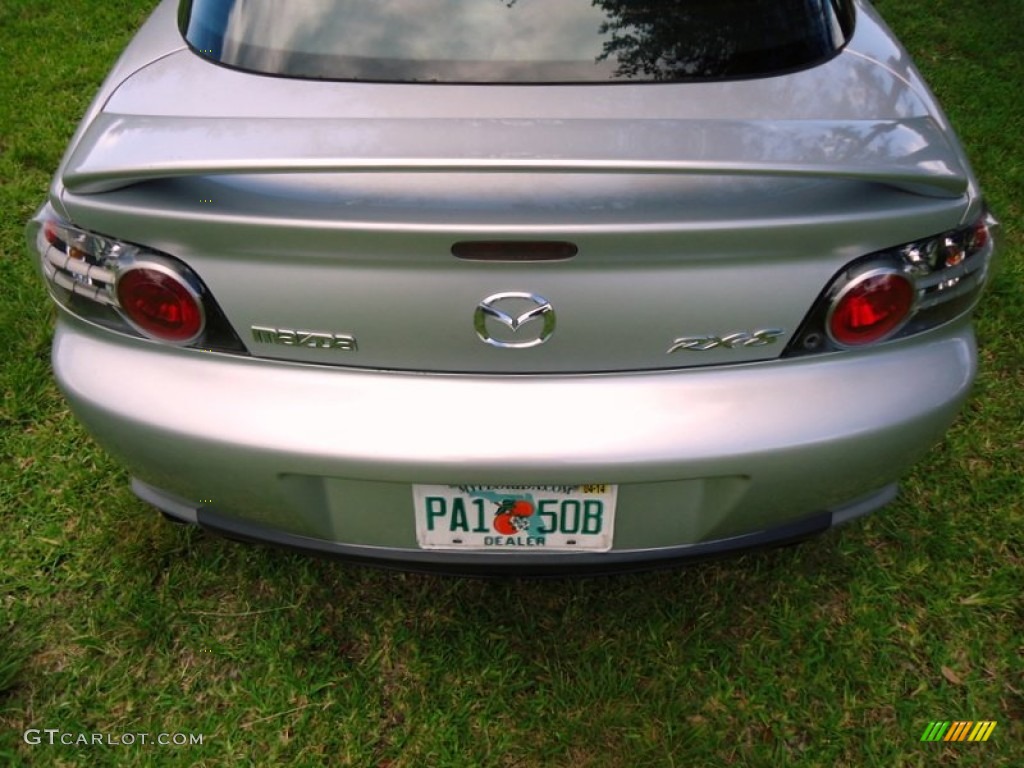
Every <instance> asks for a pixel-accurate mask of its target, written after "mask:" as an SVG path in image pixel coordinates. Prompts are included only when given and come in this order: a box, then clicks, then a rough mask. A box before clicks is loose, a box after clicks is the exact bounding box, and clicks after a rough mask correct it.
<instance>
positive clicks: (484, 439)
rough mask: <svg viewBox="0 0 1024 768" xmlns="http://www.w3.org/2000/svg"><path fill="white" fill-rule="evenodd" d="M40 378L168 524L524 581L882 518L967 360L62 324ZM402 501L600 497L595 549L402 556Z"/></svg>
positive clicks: (413, 548)
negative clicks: (381, 361)
mask: <svg viewBox="0 0 1024 768" xmlns="http://www.w3.org/2000/svg"><path fill="white" fill-rule="evenodd" d="M53 361H54V370H55V373H56V376H57V380H58V382H59V384H60V386H61V388H62V389H63V391H64V392H65V394H66V396H67V398H68V401H69V403H70V404H71V406H72V409H73V410H74V411H75V413H76V414H77V415H78V417H79V418H80V419H81V420H82V421H83V422H84V423H85V425H86V427H87V428H88V429H89V430H90V431H91V432H92V434H93V435H94V436H95V437H96V438H97V440H98V441H99V442H100V443H101V444H102V445H103V446H104V447H106V448H107V449H108V450H109V451H110V452H111V453H112V454H114V455H115V456H117V457H118V458H120V459H121V460H122V461H123V462H124V463H125V464H126V465H127V466H128V467H129V469H130V471H131V472H132V474H133V475H134V476H135V477H136V478H137V480H138V482H137V483H136V490H137V492H139V495H140V496H142V498H144V499H146V500H148V501H151V502H153V503H155V504H156V505H157V506H159V507H161V508H162V509H164V510H165V511H168V512H169V513H170V514H172V515H174V516H177V517H181V518H183V519H190V520H192V521H193V522H198V523H200V524H203V525H205V526H207V527H209V528H212V529H215V530H217V531H219V532H221V533H224V534H226V535H229V536H233V537H235V538H245V539H255V540H261V541H271V542H276V543H280V544H284V545H288V546H295V547H299V548H302V549H306V550H312V551H320V552H325V553H331V554H338V555H343V556H346V557H350V558H354V559H365V560H373V561H377V562H381V563H384V564H393V565H404V566H408V567H416V568H426V567H430V566H431V565H433V566H438V567H445V568H449V569H455V570H459V569H478V568H479V569H482V570H488V569H492V567H493V566H499V567H507V568H509V569H511V570H516V569H519V568H522V569H530V570H534V571H536V570H544V569H546V568H558V569H563V570H564V569H566V568H570V569H571V568H574V567H577V566H578V567H579V568H580V569H584V570H587V569H597V570H602V569H613V568H615V567H617V566H620V565H624V564H627V563H635V564H641V563H650V562H652V561H655V560H666V559H677V558H680V557H689V556H706V555H711V554H716V553H718V552H719V551H724V550H728V549H734V548H740V547H746V546H755V545H759V544H767V543H772V542H778V541H781V540H788V539H792V538H801V537H804V536H807V535H810V534H812V533H815V532H818V531H821V530H824V529H826V528H828V527H829V526H830V525H833V524H835V523H837V522H841V521H842V520H844V519H848V518H850V517H853V516H856V515H858V514H862V513H864V512H867V511H870V510H871V509H874V508H876V507H878V506H881V505H882V504H884V503H886V502H887V501H888V500H890V499H891V498H892V495H893V488H894V486H893V484H894V483H895V481H896V480H897V479H898V478H899V477H900V475H902V474H903V473H904V472H905V471H906V470H907V469H908V468H909V467H910V466H911V465H912V463H913V462H914V461H916V459H917V458H918V457H919V456H920V455H921V454H922V453H923V452H924V451H925V450H927V449H928V448H929V447H930V446H931V445H932V444H933V443H934V442H935V441H937V440H938V439H939V438H940V436H941V435H942V433H943V432H944V431H945V429H946V428H947V427H948V426H949V424H950V422H951V421H952V420H953V418H954V417H955V415H956V413H957V411H958V410H959V408H960V406H961V405H962V403H963V401H964V399H965V398H966V396H967V394H968V392H969V389H970V385H971V382H972V380H973V377H974V373H975V368H976V353H975V345H974V337H973V334H972V332H971V330H970V327H969V325H968V324H967V323H966V322H962V323H959V324H957V325H953V326H949V327H946V328H943V329H940V330H939V331H936V332H933V333H931V334H928V335H927V336H926V337H920V338H917V339H915V340H912V341H906V342H898V343H893V344H890V345H887V346H886V347H883V348H881V349H876V350H873V351H872V352H870V353H847V354H843V355H830V356H822V357H820V358H804V359H800V360H785V361H773V362H767V363H756V364H746V365H736V366H732V367H728V368H722V367H717V368H714V369H690V370H686V371H670V372H654V373H641V374H636V373H633V374H601V375H580V376H535V377H528V378H527V377H512V376H477V375H434V374H408V373H393V372H379V371H360V370H351V369H348V370H346V369H337V368H326V367H319V366H309V365H302V364H292V363H281V362H276V361H265V360H254V359H248V358H238V357H232V356H228V355H220V354H217V353H207V352H202V351H196V350H184V349H168V348H166V347H161V346H157V345H154V344H151V343H149V342H144V341H139V340H135V339H130V338H126V337H121V336H118V335H115V334H111V333H108V332H105V331H99V330H96V329H93V328H91V327H88V326H85V325H83V324H81V323H80V321H77V320H75V319H74V318H68V317H66V316H62V317H61V319H60V321H59V323H58V328H57V334H56V337H55V341H54V351H53ZM413 483H439V484H462V483H467V484H468V483H476V484H490V485H503V484H523V483H526V484H530V483H532V484H536V483H545V484H546V483H552V484H560V483H617V484H619V502H618V510H617V512H616V529H615V538H614V545H613V548H612V550H611V551H610V552H607V553H602V554H594V555H588V554H583V553H542V554H531V553H508V552H496V553H494V554H490V553H465V552H455V553H449V552H443V551H442V552H439V551H429V552H427V551H423V550H420V549H419V548H418V547H417V544H416V536H415V527H414V520H413V511H412V490H411V484H413ZM190 510H191V511H192V512H190ZM193 512H194V515H193Z"/></svg>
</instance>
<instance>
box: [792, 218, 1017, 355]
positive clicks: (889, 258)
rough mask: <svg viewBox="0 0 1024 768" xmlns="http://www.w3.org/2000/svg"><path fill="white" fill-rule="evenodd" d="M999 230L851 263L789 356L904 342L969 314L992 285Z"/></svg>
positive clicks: (937, 239) (962, 232) (967, 230)
mask: <svg viewBox="0 0 1024 768" xmlns="http://www.w3.org/2000/svg"><path fill="white" fill-rule="evenodd" d="M997 229H998V224H997V222H996V220H995V219H994V218H992V216H991V215H989V214H988V213H987V212H986V213H983V214H982V215H981V216H980V217H979V218H978V219H977V220H976V221H975V222H974V223H972V224H971V225H970V226H967V227H963V228H961V229H957V230H952V231H950V232H943V233H941V234H939V235H935V236H933V237H926V238H924V239H922V240H915V241H914V242H911V243H904V244H903V245H898V246H895V247H894V248H889V249H887V250H884V251H879V252H877V253H871V254H868V255H867V256H864V257H862V258H859V259H857V260H855V261H852V262H850V263H849V264H847V265H846V266H845V267H843V269H842V270H840V272H839V273H838V274H837V275H836V276H835V277H834V278H833V279H832V281H831V282H830V283H829V284H828V286H827V287H826V288H825V290H824V291H822V293H821V295H820V296H819V297H818V300H817V301H816V302H815V303H814V306H813V307H812V308H811V311H810V312H809V313H808V314H807V317H805V318H804V321H803V323H802V324H801V326H800V329H799V330H798V331H797V333H796V334H795V335H794V336H793V338H792V340H791V341H790V343H789V344H788V345H787V347H786V349H785V351H784V352H783V357H793V356H798V355H808V354H814V353H818V352H834V351H838V350H841V349H848V348H850V347H863V346H865V345H868V344H875V343H878V342H882V341H886V340H889V339H897V338H902V337H904V336H909V335H912V334H915V333H921V332H922V331H926V330H929V329H930V328H935V327H937V326H939V325H942V324H943V323H946V322H949V321H950V320H953V319H955V318H957V317H960V316H961V315H963V314H964V313H966V312H969V311H970V310H971V308H972V307H973V306H974V304H975V303H976V302H977V300H978V297H979V296H980V295H981V291H982V288H984V286H985V279H986V277H987V276H988V266H989V261H990V259H991V257H992V253H993V251H994V249H995V242H994V236H995V233H996V231H997Z"/></svg>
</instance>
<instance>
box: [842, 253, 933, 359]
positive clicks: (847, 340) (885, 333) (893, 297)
mask: <svg viewBox="0 0 1024 768" xmlns="http://www.w3.org/2000/svg"><path fill="white" fill-rule="evenodd" d="M916 295H917V290H916V289H915V288H914V284H913V282H912V281H911V280H910V278H909V277H907V276H906V275H905V274H903V273H902V272H900V271H898V270H896V269H874V270H869V271H867V272H865V273H863V274H861V275H859V276H858V277H856V278H854V279H853V280H851V281H850V282H849V283H847V284H846V285H845V286H843V289H842V291H841V292H840V293H839V295H837V296H836V298H835V300H834V301H833V303H832V306H831V307H830V308H829V313H828V319H827V320H826V325H825V328H826V330H827V332H828V335H829V336H830V337H831V339H832V340H833V341H834V342H836V343H837V344H840V345H841V346H844V347H856V346H860V345H861V344H872V343H874V342H876V341H881V340H882V339H885V338H888V337H890V336H892V335H893V334H894V333H895V332H896V331H897V330H899V329H900V327H902V326H903V324H904V323H905V322H906V321H907V320H908V319H910V313H911V311H912V310H913V308H914V299H915V297H916Z"/></svg>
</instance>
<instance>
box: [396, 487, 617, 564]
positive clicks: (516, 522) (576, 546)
mask: <svg viewBox="0 0 1024 768" xmlns="http://www.w3.org/2000/svg"><path fill="white" fill-rule="evenodd" d="M617 491H618V486H615V485H506V486H498V485H414V486H413V490H412V495H413V503H414V505H415V509H416V540H417V541H418V542H419V545H420V547H422V548H423V549H471V550H477V551H479V550H487V551H496V550H500V551H504V552H519V551H522V552H550V551H559V552H567V551H571V552H606V551H607V550H609V549H611V548H612V534H613V532H614V527H615V499H616V495H617Z"/></svg>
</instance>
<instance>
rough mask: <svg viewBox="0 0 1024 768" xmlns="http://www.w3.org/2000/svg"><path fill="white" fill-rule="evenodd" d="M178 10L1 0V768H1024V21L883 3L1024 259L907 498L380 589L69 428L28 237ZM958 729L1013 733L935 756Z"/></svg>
mask: <svg viewBox="0 0 1024 768" xmlns="http://www.w3.org/2000/svg"><path fill="white" fill-rule="evenodd" d="M154 4H155V3H154V2H152V0H65V1H64V2H62V3H42V2H38V1H37V0H4V1H3V3H2V4H0V28H2V29H3V30H4V34H3V36H2V38H0V51H2V53H3V61H4V66H3V67H2V68H0V92H2V94H3V99H2V102H0V210H2V211H3V220H2V230H0V249H2V256H0V285H2V286H3V291H2V295H0V313H2V314H0V327H4V328H7V329H8V335H7V338H8V340H9V341H8V343H7V344H6V345H5V347H6V350H7V351H5V352H3V353H2V354H3V358H2V360H3V364H2V374H0V392H2V394H3V405H2V411H0V422H2V423H0V449H2V450H0V456H2V464H0V502H2V536H0V574H2V581H0V583H2V585H3V594H2V600H3V603H2V608H0V633H2V634H0V763H5V764H10V765H61V766H73V765H80V766H103V765H130V766H147V765H159V766H219V765H233V764H236V763H241V764H252V765H286V764H287V765H298V766H305V765H321V764H331V765H351V766H376V767H379V768H384V767H385V766H386V767H387V768H407V767H408V768H412V767H419V766H505V767H507V768H512V767H513V766H524V767H525V766H579V767H580V768H586V767H591V766H593V767H595V768H596V767H598V766H609V767H612V766H615V767H622V768H633V767H634V766H720V765H736V766H886V767H887V768H888V767H890V766H936V765H938V766H942V765H957V766H1020V765H1024V722H1022V721H1024V605H1022V600H1021V595H1022V592H1024V567H1022V566H1024V544H1022V533H1021V532H1022V529H1024V395H1022V392H1024V366H1022V363H1024V355H1022V354H1021V351H1020V350H1021V349H1022V347H1024V238H1022V234H1021V225H1022V223H1024V219H1022V210H1021V192H1022V190H1024V149H1022V142H1021V138H1022V136H1024V99H1022V98H1021V92H1020V91H1021V88H1022V86H1024V53H1022V51H1024V48H1022V46H1021V40H1022V39H1024V5H1022V4H1021V3H1020V0H991V2H987V3H980V2H964V1H963V0H927V2H925V1H924V0H882V1H881V2H880V3H879V8H880V10H881V11H882V12H883V14H884V15H885V16H886V17H887V19H888V20H889V21H890V23H891V24H892V25H893V26H894V27H895V29H896V31H897V32H898V34H899V35H900V37H901V39H902V40H903V42H904V43H905V44H906V45H907V47H908V48H909V49H910V50H911V52H912V53H913V54H914V56H915V59H916V61H917V63H918V65H919V66H920V68H921V69H922V71H923V72H924V74H925V77H926V78H927V79H928V80H929V82H930V84H931V85H932V87H933V88H934V90H935V91H936V92H937V93H938V95H939V97H940V99H941V100H942V102H943V104H944V106H945V107H946V109H947V111H948V113H949V115H950V117H951V119H952V121H953V123H954V124H955V125H956V127H957V129H958V131H959V133H960V136H961V138H962V140H963V142H964V144H965V146H966V147H967V150H968V153H969V154H970V156H971V160H972V162H973V164H974V167H975V170H976V171H977V173H978V175H979V177H980V179H981V181H982V184H983V187H984V189H985V190H986V193H987V196H988V198H989V201H990V203H991V205H992V207H993V209H994V211H995V212H996V213H997V215H998V216H999V217H1000V218H1001V220H1002V222H1003V224H1004V231H1005V235H1006V237H1005V241H1004V246H1005V247H1004V250H1003V254H1002V267H1001V270H1000V271H999V272H998V274H997V276H996V278H995V279H994V281H993V283H992V285H991V286H990V288H989V291H988V293H987V295H986V298H985V299H984V300H983V302H982V304H981V306H980V308H979V310H978V313H977V327H978V335H979V341H980V344H981V355H982V372H981V376H980V378H979V380H978V382H977V385H976V388H975V393H974V396H973V398H972V400H971V402H970V403H969V405H968V407H967V408H966V409H965V411H964V413H963V415H962V417H961V418H960V419H959V421H958V422H957V424H956V425H955V427H954V428H953V430H952V431H951V432H950V433H949V435H948V436H947V438H946V440H945V441H944V442H943V443H942V444H941V445H940V446H939V447H937V448H936V449H935V450H934V451H932V452H931V453H930V454H929V455H928V456H927V457H926V458H925V459H924V460H923V461H922V462H921V463H920V464H919V465H918V467H917V468H916V470H915V471H914V472H913V474H912V475H911V476H910V477H908V478H907V481H906V483H905V485H904V489H903V493H902V495H901V496H900V498H899V500H898V501H896V502H895V503H894V504H892V505H891V506H890V507H888V508H887V509H886V510H884V511H883V512H881V513H879V514H876V515H874V516H872V517H870V518H868V519H866V520H863V521H859V522H857V523H854V524H852V525H851V526H849V527H848V528H845V529H842V530H839V531H833V532H830V533H829V534H827V535H826V536H824V537H821V538H819V539H816V540H814V541H811V542H809V543H806V544H803V545H801V546H798V547H793V548H788V549H783V550H775V551H769V552H762V553H754V554H746V555H743V556H740V557H735V558H731V559H728V560H723V561H718V562H714V563H706V564H699V565H694V566H691V567H686V568H682V569H676V570H671V571H665V572H658V573H652V574H644V575H634V576H622V577H615V578H599V579H583V580H575V581H573V580H568V581H516V580H505V581H474V580H460V579H452V578H442V577H431V576H422V575H404V574H393V573H387V572H378V571H375V570H369V569H363V568H358V567H352V566H347V565H344V564H341V563H337V562H333V561H324V560H319V559H311V558H306V557H303V556H299V555H295V554H291V553H287V552H283V551H278V550H273V549H266V548H260V547H251V546H243V545H239V544H235V543H231V542H227V541H224V540H221V539H216V538H213V537H210V536H208V535H205V534H203V533H200V532H196V531H192V530H188V529H185V528H181V527H176V526H171V525H168V524H167V523H165V522H163V521H162V519H161V518H160V517H159V516H158V515H156V514H154V513H153V511H152V510H151V509H150V508H148V507H146V505H144V504H142V503H141V502H139V501H138V500H136V499H135V497H134V496H133V495H132V494H131V492H130V491H129V488H128V478H127V476H126V474H125V473H124V471H123V470H121V469H120V468H119V467H118V466H117V465H116V464H115V463H114V462H112V461H111V460H110V459H109V458H108V457H107V456H106V455H105V454H103V453H102V452H101V451H100V450H99V449H98V448H97V447H96V446H95V445H94V444H93V443H92V442H91V440H90V439H89V438H88V437H87V436H86V435H85V433H84V432H83V430H82V429H81V428H80V427H79V426H78V424H77V423H76V422H75V420H74V419H73V418H72V417H71V415H70V414H69V412H68V410H67V408H66V406H65V404H64V402H63V400H62V398H61V396H60V394H59V393H58V392H57V390H56V388H55V387H54V384H53V382H52V379H51V376H50V373H49V367H48V366H49V363H48V357H49V343H50V340H51V336H52V322H53V312H52V310H51V308H50V306H49V302H48V300H47V299H46V295H45V291H44V289H43V286H42V285H41V283H40V281H39V280H38V278H37V276H36V274H35V272H34V268H33V265H32V263H31V261H30V259H29V258H28V257H27V256H26V255H25V252H24V247H23V235H22V229H23V226H24V222H25V221H26V220H27V219H28V218H29V217H30V216H31V214H32V213H33V211H34V209H35V207H36V206H37V205H38V204H39V203H40V202H41V201H42V200H43V199H44V196H45V192H46V188H47V185H48V183H49V179H50V175H51V174H52V173H53V170H54V168H55V167H56V165H57V163H58V161H59V159H60V155H61V152H62V151H63V148H64V146H65V144H66V142H67V140H68V139H69V137H70V136H71V133H72V132H73V130H74V128H75V125H76V123H77V121H78V119H79V118H80V116H81V114H82V113H83V111H84V110H85V108H86V106H87V104H88V102H89V100H90V99H91V97H92V94H93V92H94V91H95V88H96V87H97V85H98V84H99V82H100V80H101V78H102V77H103V75H104V74H105V73H106V71H107V70H108V68H109V66H110V64H111V63H112V61H113V60H114V58H115V57H116V56H117V54H118V52H119V51H120V50H121V48H122V47H123V45H124V44H125V42H126V41H127V39H128V38H129V37H130V35H131V34H132V32H133V31H134V30H135V29H136V28H137V27H138V25H139V24H140V23H141V21H142V20H143V19H144V18H145V16H146V14H147V13H148V11H149V10H150V9H151V8H152V7H153V5H154ZM126 384H127V383H126ZM935 720H995V721H997V722H998V726H997V727H996V729H995V731H994V732H993V734H992V736H991V738H990V739H989V741H988V742H985V743H964V744H944V743H938V744H933V743H921V741H920V738H921V735H922V733H923V732H924V730H925V728H926V726H927V725H928V723H929V722H930V721H935ZM27 729H37V730H38V731H40V732H42V731H44V730H45V729H60V731H62V732H68V733H74V734H78V733H86V734H91V733H103V734H109V735H111V736H112V738H123V740H124V741H128V740H129V739H128V738H124V735H125V734H127V735H128V736H131V735H132V734H147V735H148V736H147V740H153V739H155V738H156V737H157V734H161V733H168V734H185V735H186V738H187V736H188V735H192V736H193V737H195V736H196V735H201V736H202V744H192V745H181V746H157V745H153V744H142V743H140V741H141V739H140V737H138V736H135V737H134V739H135V741H136V743H134V744H120V745H110V744H104V745H87V746H86V745H79V746H74V745H71V746H62V745H59V744H58V745H52V746H51V745H49V744H47V743H46V742H45V739H46V738H47V737H46V734H45V733H41V734H40V735H41V736H42V738H43V743H42V744H38V745H32V744H28V743H26V740H25V738H24V737H23V734H24V733H25V732H26V730H27Z"/></svg>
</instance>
